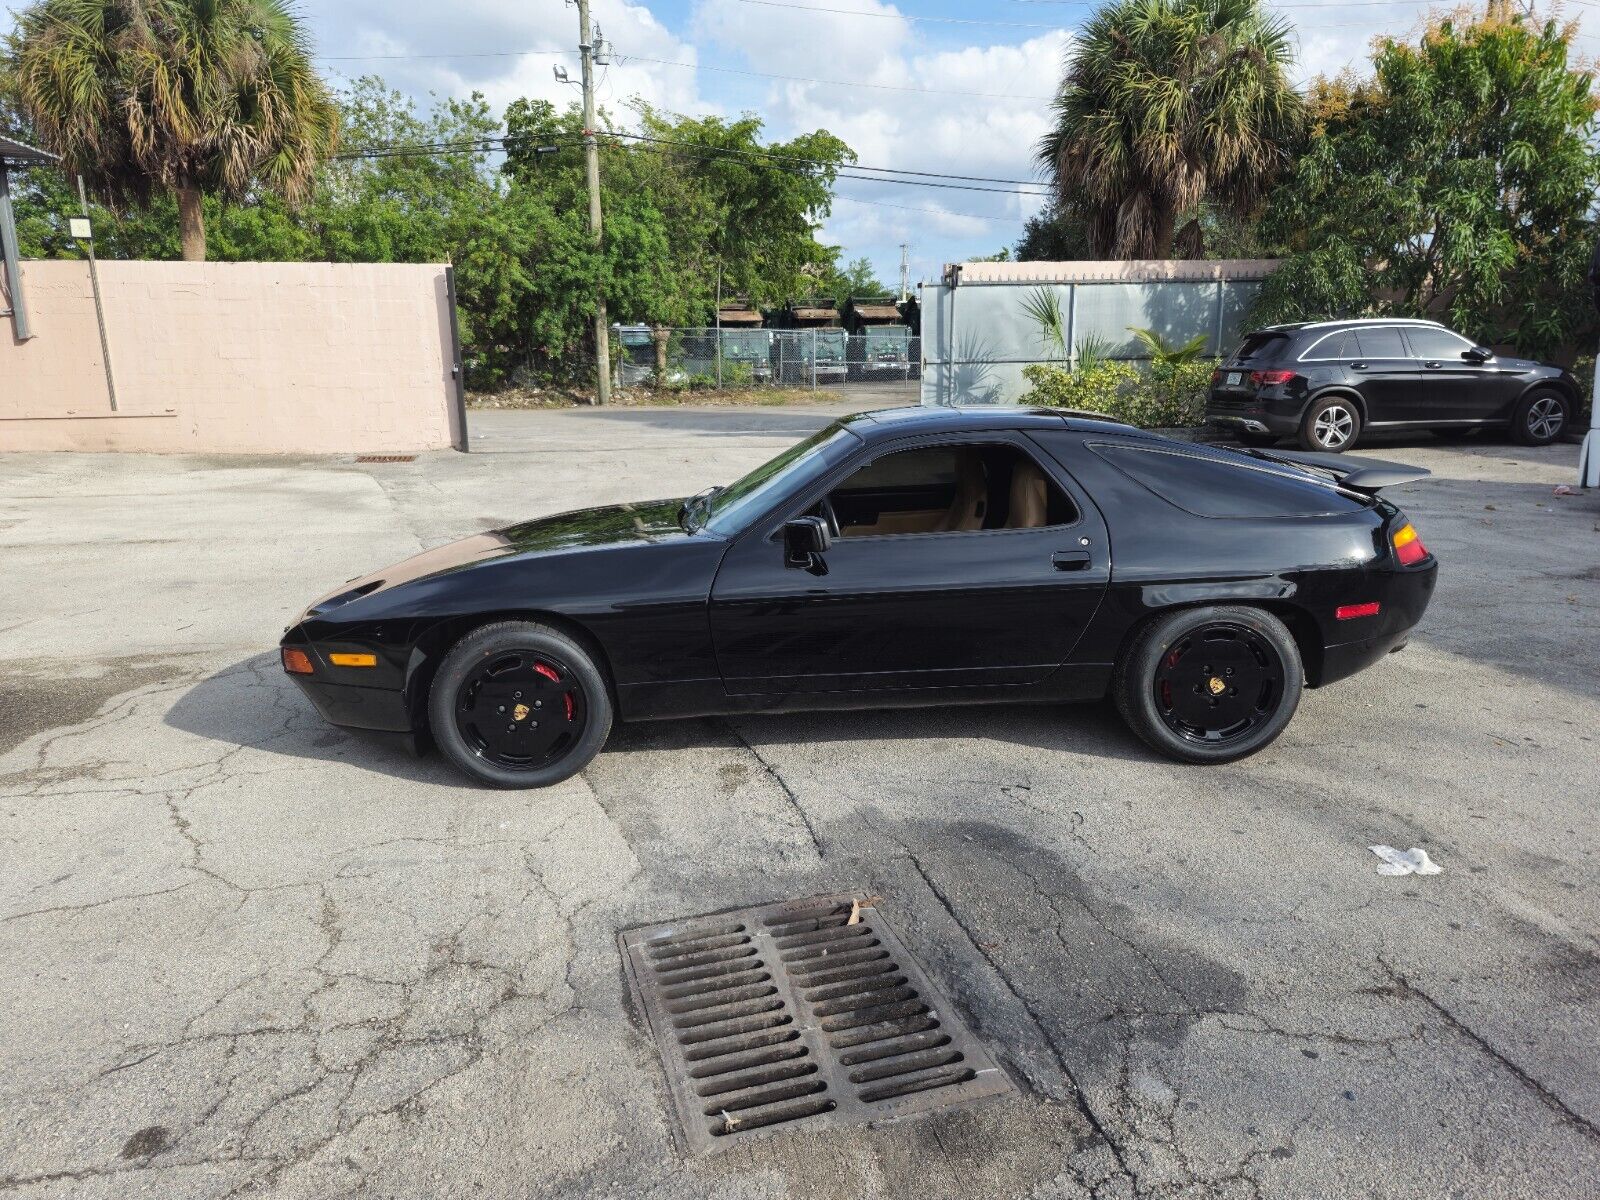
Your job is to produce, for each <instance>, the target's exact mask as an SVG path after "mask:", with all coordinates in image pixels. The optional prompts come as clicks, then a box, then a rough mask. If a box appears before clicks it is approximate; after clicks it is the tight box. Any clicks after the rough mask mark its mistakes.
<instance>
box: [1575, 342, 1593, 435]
mask: <svg viewBox="0 0 1600 1200" xmlns="http://www.w3.org/2000/svg"><path fill="white" fill-rule="evenodd" d="M1572 377H1573V378H1574V379H1576V380H1577V381H1578V411H1577V412H1575V413H1573V414H1572V427H1573V428H1574V429H1587V428H1589V420H1590V417H1589V406H1590V405H1591V404H1592V403H1593V401H1594V359H1593V358H1591V357H1584V358H1580V359H1579V360H1578V361H1577V362H1575V363H1573V364H1572Z"/></svg>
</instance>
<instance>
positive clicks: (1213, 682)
mask: <svg viewBox="0 0 1600 1200" xmlns="http://www.w3.org/2000/svg"><path fill="white" fill-rule="evenodd" d="M1206 686H1207V687H1208V688H1210V689H1211V694H1212V695H1213V696H1220V695H1222V693H1223V692H1225V691H1227V690H1228V685H1227V684H1225V683H1223V682H1222V680H1221V679H1220V678H1219V677H1217V676H1216V675H1213V676H1212V677H1211V678H1210V679H1209V680H1208V681H1207V682H1206ZM521 719H522V718H521V717H518V718H517V720H519V721H520V720H521Z"/></svg>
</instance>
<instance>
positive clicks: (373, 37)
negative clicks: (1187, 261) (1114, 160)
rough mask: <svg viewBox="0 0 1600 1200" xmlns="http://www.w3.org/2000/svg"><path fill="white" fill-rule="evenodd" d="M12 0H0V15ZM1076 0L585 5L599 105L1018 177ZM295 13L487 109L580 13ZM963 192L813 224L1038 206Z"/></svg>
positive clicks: (1310, 6)
mask: <svg viewBox="0 0 1600 1200" xmlns="http://www.w3.org/2000/svg"><path fill="white" fill-rule="evenodd" d="M20 7H22V5H20V4H19V3H17V2H16V0H0V13H4V14H6V15H4V16H0V29H3V28H5V27H7V26H8V25H9V20H8V19H7V18H8V16H9V12H10V11H13V10H15V9H17V8H20ZM1092 7H1093V6H1092V5H1089V4H1085V3H1079V2H1076V0H1066V2H1062V0H982V2H981V3H971V2H968V3H959V2H957V0H902V2H900V3H886V2H885V0H637V2H636V0H593V11H594V16H595V19H596V20H597V21H598V23H599V25H600V27H601V29H602V31H603V32H604V34H605V37H606V39H607V40H608V41H609V42H610V43H611V45H612V46H613V48H614V51H615V55H616V59H615V61H614V62H613V64H612V65H611V66H610V67H609V68H607V69H606V70H605V72H604V74H603V77H602V79H601V82H600V89H599V90H600V96H601V101H602V103H604V104H608V105H609V106H611V107H612V108H614V109H620V107H621V105H622V103H623V102H624V101H626V100H627V99H628V98H629V97H630V96H633V95H639V96H643V97H644V98H645V99H647V100H649V101H651V102H652V103H654V104H657V105H659V106H662V107H665V108H668V109H672V110H675V111H680V112H687V113H693V114H703V113H720V114H722V115H725V116H735V115H738V114H739V113H741V112H746V111H749V112H754V113H757V114H759V115H761V116H762V117H763V118H764V119H765V120H766V122H767V127H768V130H769V132H770V134H771V135H772V136H773V137H776V138H785V137H789V136H791V135H793V134H795V133H798V132H802V131H806V130H811V129H817V128H825V129H828V130H830V131H831V132H833V133H835V134H837V135H839V136H840V137H842V138H844V140H845V141H846V142H847V143H849V144H850V145H851V146H852V147H853V148H854V149H855V151H856V153H857V154H858V155H859V158H860V161H861V163H862V164H864V165H866V166H872V167H889V168H895V169H899V170H915V171H932V172H950V173H955V174H961V175H978V176H988V177H993V178H998V179H1005V180H1023V181H1026V180H1032V179H1034V178H1035V177H1036V173H1035V168H1034V165H1033V147H1034V144H1035V143H1036V142H1037V140H1038V138H1039V136H1040V134H1042V133H1043V131H1044V129H1045V127H1046V121H1047V115H1048V103H1049V101H1048V98H1049V96H1050V94H1051V91H1052V90H1053V88H1054V85H1055V83H1056V81H1057V80H1058V78H1059V76H1060V65H1061V60H1062V56H1063V53H1064V52H1065V49H1066V47H1067V45H1068V44H1069V41H1070V38H1071V30H1072V27H1073V25H1074V24H1076V23H1077V22H1079V21H1081V20H1082V19H1083V18H1084V16H1085V15H1086V13H1088V12H1089V11H1091V9H1092ZM1276 7H1277V8H1278V10H1279V11H1280V12H1281V13H1282V14H1283V15H1284V16H1285V17H1287V18H1289V19H1290V20H1291V22H1293V24H1294V25H1295V26H1296V28H1297V33H1298V45H1299V52H1300V59H1299V62H1298V64H1297V67H1296V72H1295V73H1296V77H1297V78H1301V79H1304V78H1309V77H1311V76H1312V75H1315V74H1318V73H1333V72H1337V71H1339V70H1340V69H1342V68H1343V67H1345V66H1347V65H1349V66H1355V67H1357V68H1360V67H1361V66H1362V64H1363V63H1364V62H1365V60H1366V53H1367V46H1368V43H1369V42H1370V41H1371V39H1372V38H1373V37H1374V36H1375V35H1378V34H1395V35H1405V34H1407V33H1409V32H1412V31H1414V30H1415V29H1416V28H1417V27H1418V24H1419V22H1420V21H1421V20H1422V18H1423V17H1424V16H1425V14H1426V13H1427V12H1428V10H1429V5H1428V4H1426V3H1424V2H1418V0H1384V2H1379V0H1349V2H1346V3H1316V2H1314V0H1285V2H1284V3H1282V4H1280V5H1277V6H1276ZM299 8H300V11H301V13H302V14H303V16H304V18H305V20H306V22H307V24H308V26H309V28H310V31H311V34H312V37H313V40H314V42H315V48H316V53H317V54H318V56H319V57H320V58H321V60H322V63H321V65H322V67H323V69H324V70H325V71H327V72H328V73H329V74H330V75H334V76H338V75H346V76H352V77H353V76H356V75H361V74H378V75H382V76H383V77H384V78H385V79H386V80H388V81H389V83H390V84H391V85H392V86H394V87H397V88H399V89H401V90H402V91H405V92H408V93H410V94H412V95H414V96H416V97H418V98H419V99H420V100H423V101H426V98H427V97H428V95H429V94H430V93H433V94H446V95H465V94H467V93H468V92H471V91H473V90H477V91H481V92H483V93H484V94H485V95H486V96H487V97H488V98H489V100H490V101H491V102H492V103H493V104H495V105H496V106H497V107H503V106H504V105H505V104H506V103H508V102H509V101H511V100H513V99H515V98H516V97H517V96H521V95H528V96H540V97H545V98H548V99H551V100H555V101H557V102H565V101H567V100H569V99H573V98H575V97H576V89H575V88H571V87H567V86H563V85H561V84H559V83H557V82H556V81H555V80H554V78H553V77H552V72H551V68H552V66H554V65H555V64H558V63H559V64H563V65H565V66H567V67H568V68H569V70H570V71H571V73H572V76H573V77H574V78H576V76H577V70H576V59H575V57H574V56H573V55H572V54H571V53H570V50H571V48H572V47H573V46H574V45H575V44H576V41H577V36H576V31H577V16H576V10H575V9H574V8H572V7H570V6H569V5H568V4H567V3H565V0H436V2H435V3H431V4H415V3H406V2H405V0H401V2H399V3H396V2H394V0H304V2H303V3H301V4H300V5H299ZM1539 10H1540V12H1541V13H1543V12H1545V11H1547V6H1546V5H1544V4H1541V5H1539ZM1561 11H1562V13H1563V15H1565V16H1566V17H1568V18H1571V19H1576V20H1578V21H1580V22H1581V23H1582V24H1583V25H1585V26H1587V29H1586V30H1585V32H1584V33H1583V35H1582V37H1581V39H1580V42H1579V45H1580V47H1581V48H1582V49H1583V50H1584V51H1585V52H1586V53H1588V54H1590V55H1591V56H1592V55H1595V54H1597V53H1600V0H1568V2H1567V3H1566V4H1565V5H1564V7H1563V8H1562V9H1561ZM1589 29H1592V30H1594V31H1595V32H1594V34H1591V33H1589V32H1588V31H1587V30H1589ZM563 51H566V53H563ZM778 76H784V77H787V78H777V77H778ZM978 186H999V187H1000V188H1001V190H1000V191H998V192H979V191H970V192H969V191H958V190H951V189H941V188H934V187H930V186H912V185H907V184H899V183H896V184H888V183H876V182H865V181H850V182H844V183H841V184H840V186H839V202H838V204H837V205H836V206H835V208H834V211H833V214H832V216H831V217H829V218H828V220H827V222H826V224H825V225H824V228H823V237H824V238H825V239H826V240H828V241H830V242H832V243H836V244H839V245H841V246H843V248H844V253H845V255H846V256H847V257H851V258H854V257H857V256H861V255H865V256H866V257H868V258H869V259H871V260H872V262H873V264H874V266H875V267H876V268H877V271H878V274H879V277H880V278H882V279H883V280H884V281H885V282H888V283H893V282H894V281H895V280H896V278H897V276H898V270H899V261H900V249H899V248H900V244H901V243H902V242H905V243H909V245H910V259H911V274H912V279H913V281H915V280H917V279H925V278H933V277H936V276H937V274H938V271H939V269H940V266H941V265H942V264H943V263H946V262H953V261H959V260H961V259H963V258H968V257H971V256H973V255H976V254H987V253H992V252H993V251H995V250H997V249H999V248H1000V247H1002V246H1007V245H1011V244H1013V243H1015V241H1016V240H1017V237H1018V236H1019V234H1020V233H1021V228H1022V222H1023V220H1024V219H1025V218H1026V217H1027V216H1028V215H1030V214H1031V213H1032V212H1034V211H1035V210H1036V209H1037V206H1038V205H1039V204H1040V200H1039V199H1037V198H1036V197H1033V196H1027V195H1019V194H1015V191H1014V190H1011V189H1008V188H1007V187H1006V185H978ZM1035 190H1037V189H1035Z"/></svg>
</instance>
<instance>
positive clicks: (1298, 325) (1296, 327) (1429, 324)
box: [1247, 317, 1448, 336]
mask: <svg viewBox="0 0 1600 1200" xmlns="http://www.w3.org/2000/svg"><path fill="white" fill-rule="evenodd" d="M1363 325H1418V326H1423V327H1425V328H1428V329H1448V326H1446V325H1444V324H1442V323H1441V322H1439V321H1425V320H1423V319H1422V318H1420V317H1346V318H1344V319H1343V320H1338V321H1290V322H1288V323H1286V324H1283V325H1263V326H1262V327H1261V328H1260V329H1253V330H1251V331H1250V332H1251V334H1252V335H1253V334H1257V333H1301V332H1306V331H1309V330H1313V329H1358V328H1360V327H1361V326H1363ZM1247 336H1250V335H1247Z"/></svg>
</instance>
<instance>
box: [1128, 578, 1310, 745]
mask: <svg viewBox="0 0 1600 1200" xmlns="http://www.w3.org/2000/svg"><path fill="white" fill-rule="evenodd" d="M1304 685H1305V672H1304V669H1303V667H1302V665H1301V662H1300V651H1299V647H1298V646H1296V644H1295V641H1294V637H1293V636H1292V635H1291V634H1290V633H1289V631H1288V629H1286V628H1285V627H1284V625H1283V622H1282V621H1280V620H1278V619H1277V618H1276V617H1275V616H1273V615H1272V614H1271V613H1269V612H1266V611H1264V610H1262V609H1257V608H1248V607H1242V606H1239V607H1236V606H1228V607H1211V608H1193V609H1180V610H1178V611H1176V612H1173V613H1169V614H1167V615H1166V616H1163V617H1158V618H1156V619H1155V620H1153V621H1152V622H1151V623H1150V624H1149V625H1147V626H1146V627H1145V629H1144V630H1143V631H1142V632H1141V633H1140V635H1139V636H1138V637H1137V638H1136V639H1135V640H1134V643H1133V645H1132V646H1131V647H1130V648H1129V650H1128V652H1127V653H1126V654H1125V655H1124V656H1123V658H1122V660H1121V661H1120V662H1119V663H1118V664H1117V674H1116V680H1115V683H1114V695H1115V698H1116V702H1117V707H1118V709H1119V710H1121V712H1122V715H1123V718H1124V719H1125V720H1126V721H1127V722H1128V724H1129V726H1130V727H1131V728H1132V729H1133V731H1134V732H1135V733H1137V734H1138V735H1139V736H1140V737H1141V738H1143V739H1144V741H1145V742H1146V743H1148V744H1149V745H1150V746H1152V747H1154V748H1155V749H1157V750H1160V751H1161V752H1162V753H1164V754H1167V755H1169V756H1171V757H1173V758H1178V759H1182V760H1184V761H1186V762H1228V761H1231V760H1233V759H1236V758H1242V757H1244V756H1245V755H1247V754H1253V753H1255V752H1256V751H1257V750H1260V749H1261V748H1262V747H1264V746H1266V745H1267V744H1268V743H1270V742H1271V741H1273V740H1274V739H1275V738H1276V737H1277V736H1278V735H1279V734H1280V733H1282V732H1283V729H1284V727H1285V726H1287V725H1288V723H1289V721H1290V719H1291V718H1292V717H1293V716H1294V711H1295V708H1296V707H1297V706H1298V705H1299V703H1300V693H1301V691H1302V689H1303V687H1304Z"/></svg>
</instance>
